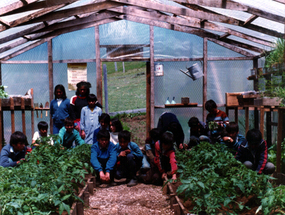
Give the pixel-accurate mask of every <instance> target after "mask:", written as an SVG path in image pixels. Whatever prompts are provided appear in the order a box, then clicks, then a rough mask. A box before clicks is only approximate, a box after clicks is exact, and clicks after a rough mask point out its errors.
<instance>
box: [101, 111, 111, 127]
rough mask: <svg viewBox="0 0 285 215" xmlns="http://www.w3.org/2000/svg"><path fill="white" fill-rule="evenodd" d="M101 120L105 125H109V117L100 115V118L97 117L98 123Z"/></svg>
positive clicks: (105, 114) (103, 114) (104, 114)
mask: <svg viewBox="0 0 285 215" xmlns="http://www.w3.org/2000/svg"><path fill="white" fill-rule="evenodd" d="M101 120H103V121H104V122H105V123H107V124H108V125H110V115H109V114H107V113H102V114H101V116H100V117H99V122H100V121H101Z"/></svg>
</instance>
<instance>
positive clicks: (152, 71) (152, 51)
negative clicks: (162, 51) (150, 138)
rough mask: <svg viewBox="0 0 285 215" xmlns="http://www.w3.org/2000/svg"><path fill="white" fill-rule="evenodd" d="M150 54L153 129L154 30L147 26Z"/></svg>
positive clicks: (151, 122) (152, 123) (152, 121)
mask: <svg viewBox="0 0 285 215" xmlns="http://www.w3.org/2000/svg"><path fill="white" fill-rule="evenodd" d="M149 42H150V44H149V52H150V127H151V128H154V127H155V126H154V30H153V26H152V25H150V26H149Z"/></svg>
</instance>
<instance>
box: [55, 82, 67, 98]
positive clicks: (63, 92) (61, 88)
mask: <svg viewBox="0 0 285 215" xmlns="http://www.w3.org/2000/svg"><path fill="white" fill-rule="evenodd" d="M57 90H60V91H61V92H62V99H63V100H64V99H66V98H67V97H66V92H65V88H64V86H63V85H62V84H58V85H56V86H55V88H54V97H55V98H56V99H57V97H56V91H57Z"/></svg>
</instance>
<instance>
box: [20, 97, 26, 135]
mask: <svg viewBox="0 0 285 215" xmlns="http://www.w3.org/2000/svg"><path fill="white" fill-rule="evenodd" d="M21 110H22V129H23V133H24V134H25V135H26V116H25V99H24V98H23V97H21Z"/></svg>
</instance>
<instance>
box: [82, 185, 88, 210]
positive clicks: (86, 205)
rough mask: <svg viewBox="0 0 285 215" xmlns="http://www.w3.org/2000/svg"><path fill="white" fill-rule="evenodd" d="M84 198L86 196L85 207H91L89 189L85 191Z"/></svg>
mask: <svg viewBox="0 0 285 215" xmlns="http://www.w3.org/2000/svg"><path fill="white" fill-rule="evenodd" d="M83 196H84V206H85V207H89V193H88V190H87V189H86V190H85V191H84V194H83Z"/></svg>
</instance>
